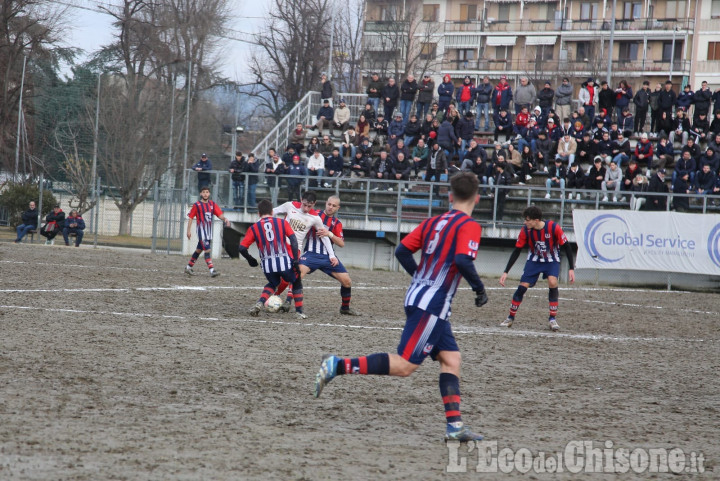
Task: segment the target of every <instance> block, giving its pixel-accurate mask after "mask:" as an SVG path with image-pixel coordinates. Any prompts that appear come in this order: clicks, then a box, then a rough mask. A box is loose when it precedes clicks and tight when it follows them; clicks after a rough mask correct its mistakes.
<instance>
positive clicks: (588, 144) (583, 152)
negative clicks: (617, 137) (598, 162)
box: [576, 131, 597, 165]
mask: <svg viewBox="0 0 720 481" xmlns="http://www.w3.org/2000/svg"><path fill="white" fill-rule="evenodd" d="M576 152H577V155H576V157H577V158H576V160H577V162H579V163H581V164H583V165H590V164H592V163H593V159H594V158H595V156H596V155H597V146H596V145H595V142H593V141H592V139H591V138H590V132H587V131H585V132H583V137H582V140H581V141H580V142H578V144H577V150H576Z"/></svg>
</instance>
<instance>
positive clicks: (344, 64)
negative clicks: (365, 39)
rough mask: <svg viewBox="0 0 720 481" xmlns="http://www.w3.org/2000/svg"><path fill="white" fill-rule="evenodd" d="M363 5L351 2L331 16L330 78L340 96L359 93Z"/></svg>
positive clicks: (363, 3)
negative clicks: (332, 35) (346, 93)
mask: <svg viewBox="0 0 720 481" xmlns="http://www.w3.org/2000/svg"><path fill="white" fill-rule="evenodd" d="M364 16H365V2H364V1H363V0H350V1H349V3H348V5H347V8H336V14H335V15H333V18H334V21H333V32H334V42H333V53H332V67H333V71H332V78H333V81H334V82H335V85H336V86H337V89H338V91H339V92H358V91H359V89H360V83H361V68H362V65H361V60H362V34H363V19H364Z"/></svg>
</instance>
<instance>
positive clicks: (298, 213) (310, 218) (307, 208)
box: [272, 190, 340, 312]
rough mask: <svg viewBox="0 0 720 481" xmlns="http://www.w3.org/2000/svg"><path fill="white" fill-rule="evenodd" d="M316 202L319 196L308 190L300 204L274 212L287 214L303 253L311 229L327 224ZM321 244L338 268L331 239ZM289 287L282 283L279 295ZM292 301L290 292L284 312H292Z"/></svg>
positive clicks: (324, 238) (279, 208) (282, 207)
mask: <svg viewBox="0 0 720 481" xmlns="http://www.w3.org/2000/svg"><path fill="white" fill-rule="evenodd" d="M316 202H317V194H315V192H313V191H311V190H308V191H305V192H303V193H302V196H301V197H300V202H297V201H295V202H285V203H284V204H282V205H280V206H279V207H276V208H275V209H273V211H272V214H273V215H278V214H285V220H286V221H288V222H289V223H290V227H292V229H293V231H294V232H295V237H296V238H297V242H298V247H299V249H300V251H301V252H302V250H303V248H304V247H305V237H306V236H307V235H308V233H309V232H310V230H311V229H313V228H315V229H316V230H317V231H321V230H322V229H325V224H323V222H322V220H320V216H318V213H317V211H316V210H315V209H314V207H315V203H316ZM320 242H322V245H323V246H324V247H325V250H326V251H327V253H328V258H329V259H330V265H331V266H332V267H335V266H337V265H338V264H339V262H340V261H338V259H337V257H335V251H334V250H333V247H332V242H331V241H330V237H329V236H324V237H320ZM287 285H288V284H287V283H285V282H283V283H281V284H280V286H279V287H278V289H277V294H278V295H280V294H281V293H282V292H283V291H284V290H285V287H287ZM292 299H293V293H292V292H290V291H289V292H288V295H287V299H286V300H285V303H284V304H283V306H282V310H283V311H284V312H288V311H289V310H290V305H291V303H292Z"/></svg>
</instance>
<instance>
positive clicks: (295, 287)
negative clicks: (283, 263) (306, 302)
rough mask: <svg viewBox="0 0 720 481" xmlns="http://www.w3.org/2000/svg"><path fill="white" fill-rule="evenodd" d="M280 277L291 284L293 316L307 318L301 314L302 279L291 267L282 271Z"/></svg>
mask: <svg viewBox="0 0 720 481" xmlns="http://www.w3.org/2000/svg"><path fill="white" fill-rule="evenodd" d="M281 277H282V278H283V279H285V280H286V281H287V282H289V283H290V284H292V298H293V300H294V301H295V317H297V318H298V319H307V316H306V315H305V314H303V286H302V279H301V278H300V276H298V275H297V274H296V273H295V271H294V270H292V269H290V270H287V271H284V272H282V273H281Z"/></svg>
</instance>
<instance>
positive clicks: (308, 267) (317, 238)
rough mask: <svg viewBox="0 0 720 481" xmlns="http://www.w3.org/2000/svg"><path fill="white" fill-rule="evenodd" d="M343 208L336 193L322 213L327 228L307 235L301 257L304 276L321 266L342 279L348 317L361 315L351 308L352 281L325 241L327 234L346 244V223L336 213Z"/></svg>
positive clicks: (337, 242) (331, 240)
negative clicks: (344, 231) (344, 227)
mask: <svg viewBox="0 0 720 481" xmlns="http://www.w3.org/2000/svg"><path fill="white" fill-rule="evenodd" d="M339 209H340V197H338V196H336V195H333V196H330V197H329V198H328V200H327V201H326V202H325V210H324V211H323V212H321V213H320V214H319V216H320V220H321V221H322V223H323V225H324V226H325V227H326V228H324V229H316V228H314V227H313V228H312V229H310V233H309V234H308V238H307V245H306V246H305V252H304V253H303V255H302V256H301V257H300V276H301V277H302V278H303V279H304V278H305V276H306V275H307V274H310V273H312V272H314V271H315V270H317V269H320V270H321V271H323V272H324V273H325V274H327V275H329V276H331V277H334V278H335V279H337V280H338V281H339V282H340V298H341V299H342V304H341V305H340V314H343V315H346V316H359V315H360V313H359V312H357V311H355V310H354V309H352V308H350V297H351V287H352V281H351V280H350V274H348V271H347V269H345V266H343V265H342V262H340V261H338V262H337V264H335V265H332V262H331V261H330V256H329V255H328V253H327V250H326V249H325V245H324V244H323V243H322V238H323V237H327V238H328V239H330V242H332V243H333V244H335V245H337V246H339V247H345V236H344V235H343V227H342V222H340V220H339V219H338V218H337V217H336V216H335V214H337V211H338V210H339Z"/></svg>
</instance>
